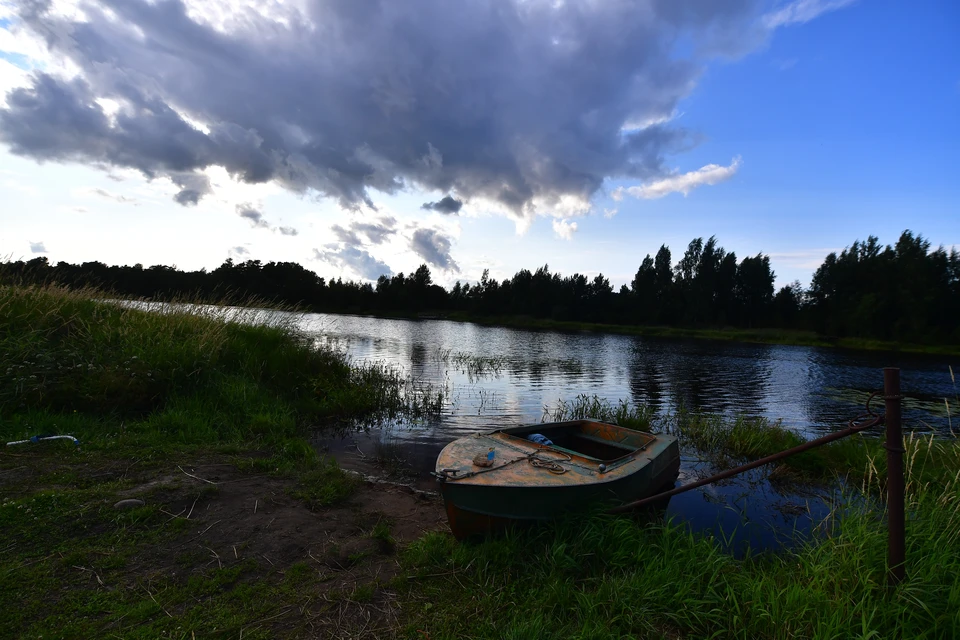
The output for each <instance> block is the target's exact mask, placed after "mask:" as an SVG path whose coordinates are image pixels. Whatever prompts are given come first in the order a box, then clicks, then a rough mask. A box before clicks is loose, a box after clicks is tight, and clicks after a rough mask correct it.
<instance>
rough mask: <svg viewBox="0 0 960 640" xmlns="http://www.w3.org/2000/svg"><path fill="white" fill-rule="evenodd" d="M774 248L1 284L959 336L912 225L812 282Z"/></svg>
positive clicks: (134, 271)
mask: <svg viewBox="0 0 960 640" xmlns="http://www.w3.org/2000/svg"><path fill="white" fill-rule="evenodd" d="M774 276H775V274H774V272H773V270H772V269H771V266H770V258H769V256H766V255H763V254H758V255H756V256H749V257H745V258H743V259H740V260H738V259H737V256H736V254H735V253H733V252H728V251H726V250H725V249H724V248H723V247H721V246H720V245H719V244H718V243H717V240H716V238H715V237H711V238H709V239H707V240H706V241H704V240H703V238H695V239H694V240H692V241H691V242H690V243H689V245H688V246H687V248H686V250H685V251H684V253H683V255H682V256H681V257H680V258H679V260H677V261H676V262H675V263H674V261H673V255H672V253H671V251H670V249H669V247H667V246H666V245H663V246H661V247H660V250H659V251H658V252H657V253H656V255H655V256H650V255H647V256H646V257H645V258H644V259H643V261H642V262H641V264H640V266H639V268H638V269H637V272H636V275H635V276H634V278H633V280H632V281H631V282H630V283H629V285H623V286H621V287H620V289H619V290H614V288H613V287H612V286H611V284H610V280H609V279H608V278H606V277H605V276H604V275H603V274H599V275H596V276H594V277H592V278H591V277H589V276H586V275H584V274H581V273H574V274H572V275H568V276H563V275H561V274H558V273H552V272H551V271H550V269H549V266H547V265H544V266H542V267H540V268H538V269H536V270H535V271H532V272H531V271H529V270H528V269H521V270H520V271H518V272H517V273H516V274H514V276H513V277H511V278H505V279H504V280H501V281H497V280H496V279H495V278H491V277H490V274H489V272H488V271H484V273H483V276H482V277H481V279H480V281H479V282H476V283H473V284H470V283H461V282H459V281H458V282H457V283H456V284H455V285H454V286H453V287H451V288H450V290H447V289H444V288H443V287H441V286H438V285H437V284H435V283H434V282H433V277H432V274H431V273H430V269H429V268H428V267H427V265H421V266H420V267H419V268H418V269H417V270H416V271H415V272H413V273H411V274H409V275H405V274H403V273H398V274H396V275H394V276H385V275H384V276H381V277H380V278H379V279H378V280H377V282H376V283H373V284H371V283H365V282H356V281H344V280H342V279H340V278H337V279H331V280H326V279H325V278H322V277H320V276H318V275H317V274H316V273H314V272H313V271H310V270H309V269H305V268H304V267H302V266H301V265H299V264H297V263H293V262H267V263H265V264H264V263H261V262H260V261H259V260H247V261H244V262H234V261H233V260H232V259H228V260H226V261H225V262H224V263H223V264H221V265H220V266H219V267H217V268H216V269H213V270H212V271H207V270H204V269H202V270H200V271H180V270H178V269H177V268H176V267H168V266H161V265H156V266H152V267H146V268H145V267H143V266H142V265H139V264H138V265H134V266H109V265H106V264H103V263H101V262H84V263H82V264H79V265H74V264H69V263H66V262H59V263H57V264H56V265H52V264H50V263H49V261H48V260H47V259H46V258H44V257H40V258H34V259H32V260H29V261H18V262H7V263H5V264H3V265H2V268H0V277H2V278H3V279H4V281H6V282H18V283H24V284H38V283H46V282H58V283H60V284H63V285H66V286H70V287H84V286H93V287H98V288H101V289H106V290H109V291H112V292H115V293H116V294H118V295H123V296H132V297H137V298H149V299H154V300H172V299H176V298H184V297H186V298H190V299H201V300H216V301H228V302H230V301H232V302H243V301H245V300H249V299H250V298H254V299H260V300H263V301H269V302H272V303H285V304H291V305H298V306H300V307H301V308H307V309H310V310H314V311H327V312H347V313H381V314H390V313H407V314H417V313H420V314H443V313H449V312H462V313H464V314H468V315H473V316H500V317H503V316H527V317H532V318H539V319H552V320H562V321H577V322H596V323H610V324H624V325H666V326H679V327H697V328H708V327H737V328H783V329H805V330H814V331H816V332H818V333H820V334H821V335H824V336H835V337H858V338H871V339H881V340H895V341H904V342H949V343H952V344H960V254H958V253H957V251H956V250H955V249H954V250H951V251H950V252H949V253H947V251H946V250H945V249H944V248H943V247H938V248H936V249H931V246H930V242H929V241H927V240H926V239H924V238H923V237H922V236H920V235H914V234H913V233H912V232H911V231H909V230H907V231H904V232H903V233H902V234H901V236H900V238H899V239H898V240H897V242H896V244H894V245H887V246H882V245H880V243H879V241H878V239H877V238H876V237H874V236H870V237H868V238H867V240H866V241H865V242H861V241H856V242H854V243H853V244H852V245H851V246H849V247H847V248H846V249H844V250H843V251H841V252H840V254H839V255H838V254H836V253H831V254H830V255H828V256H827V257H826V259H825V260H824V261H823V263H822V264H821V265H820V266H819V268H817V270H816V272H815V273H814V275H813V279H812V282H811V284H810V287H809V288H804V287H803V286H802V285H801V284H800V282H793V283H790V284H788V285H786V286H783V287H781V288H780V289H779V290H777V291H775V290H774Z"/></svg>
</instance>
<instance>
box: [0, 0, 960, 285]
mask: <svg viewBox="0 0 960 640" xmlns="http://www.w3.org/2000/svg"><path fill="white" fill-rule="evenodd" d="M958 43H960V3H957V2H954V1H952V0H942V1H935V0H924V1H921V2H915V3H905V2H900V1H897V0H729V1H724V2H714V1H712V0H634V1H629V0H458V2H449V1H448V0H409V1H408V2H388V1H387V0H287V1H281V0H245V1H239V0H202V1H200V0H154V1H152V2H147V1H145V0H107V1H102V2H93V1H90V2H87V1H83V0H80V1H78V0H66V1H60V0H16V1H13V2H11V1H9V0H0V195H2V202H3V204H2V206H0V258H2V259H12V260H21V259H23V260H29V259H32V258H35V257H39V256H45V257H47V258H48V259H49V260H50V261H51V262H52V263H56V262H59V261H66V262H71V263H81V262H86V261H94V260H95V261H100V262H104V263H107V264H131V265H132V264H137V263H139V264H142V265H144V266H149V265H153V264H164V265H175V266H177V267H178V268H180V269H185V270H194V269H201V268H206V269H213V268H216V267H217V266H218V265H220V264H221V263H222V262H223V261H224V260H226V259H227V258H233V259H234V260H237V261H242V260H261V261H263V262H268V261H292V262H298V263H300V264H302V265H304V266H305V267H307V268H309V269H312V270H314V271H316V272H317V273H318V274H320V275H321V276H324V277H326V278H335V277H342V278H344V279H360V280H368V281H373V280H376V279H377V277H378V276H380V275H381V274H386V275H394V274H396V273H400V272H406V273H410V272H412V271H413V270H415V269H416V268H417V266H418V265H420V264H421V263H426V264H428V265H429V266H430V268H431V271H432V273H433V277H434V281H435V282H438V283H439V284H443V285H447V286H449V285H452V284H453V283H454V282H455V281H456V280H461V281H471V282H473V281H476V280H479V278H480V276H481V273H482V272H483V270H484V269H489V270H490V275H491V276H492V277H494V278H497V279H502V278H504V277H509V276H512V275H513V274H514V273H515V272H516V271H518V270H520V269H522V268H528V269H531V270H533V269H536V268H537V267H539V266H541V265H544V264H549V266H550V269H551V270H552V271H554V272H559V273H562V274H564V275H568V274H571V273H575V272H579V273H584V274H587V275H589V276H593V275H595V274H597V273H603V274H604V275H606V276H607V277H608V278H609V279H610V280H611V282H612V283H613V284H614V286H615V287H619V285H621V284H625V283H629V281H630V280H631V279H632V278H633V275H634V274H635V273H636V270H637V268H638V267H639V265H640V263H641V261H642V260H643V257H644V256H645V255H646V254H648V253H649V254H655V253H656V252H657V250H658V248H659V247H660V246H661V245H662V244H666V245H667V246H668V247H670V249H671V251H672V253H673V259H674V261H676V260H678V259H679V258H680V257H681V256H682V254H683V251H684V249H685V248H686V246H687V244H688V243H689V242H690V241H691V240H692V239H693V238H697V237H702V238H708V237H710V236H716V238H717V240H718V242H719V244H720V245H721V246H723V247H724V248H725V249H726V250H727V251H732V252H735V253H736V254H737V256H738V257H740V258H743V257H747V256H753V255H756V254H758V253H763V254H765V255H769V256H770V259H771V264H772V267H773V269H774V271H775V273H776V277H777V285H778V286H781V285H785V284H787V283H789V282H792V281H794V280H799V281H800V282H801V284H803V285H804V286H807V285H809V282H810V278H811V275H812V273H813V271H814V270H815V269H816V267H817V266H818V265H819V264H820V263H821V262H822V260H823V258H824V257H825V256H826V255H827V254H828V253H830V252H832V251H840V250H842V249H843V248H844V247H846V246H849V245H850V244H851V243H852V242H853V241H854V240H857V239H860V240H863V239H866V237H867V236H869V235H875V236H878V237H879V239H880V241H881V242H882V243H891V244H892V243H894V242H895V241H896V239H897V237H898V236H899V234H900V233H901V232H902V231H903V230H905V229H911V230H913V231H914V232H915V233H920V234H922V235H923V236H924V237H925V238H927V239H928V240H929V241H930V242H931V244H932V245H933V246H934V247H936V246H938V245H943V246H945V247H946V248H948V249H949V248H951V247H954V246H956V247H958V248H960V211H958V203H960V179H958V171H957V150H958V149H960V44H958Z"/></svg>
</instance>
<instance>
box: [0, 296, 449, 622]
mask: <svg viewBox="0 0 960 640" xmlns="http://www.w3.org/2000/svg"><path fill="white" fill-rule="evenodd" d="M107 297H108V296H107V295H106V294H104V293H102V292H98V291H93V290H84V291H70V290H66V289H63V288H59V287H56V286H49V287H18V286H0V439H3V441H4V442H6V441H10V440H19V439H24V438H27V437H29V436H32V435H38V434H70V435H73V436H76V437H77V438H79V439H80V440H81V447H80V448H79V449H77V448H75V447H74V446H73V445H72V444H68V443H67V442H65V441H50V442H45V443H42V444H39V445H29V444H28V445H21V446H18V447H15V448H10V449H3V450H0V473H2V474H5V475H4V477H2V478H0V484H2V486H3V487H4V489H5V492H4V493H6V494H7V495H5V496H4V499H3V501H2V503H0V551H2V552H3V553H2V554H0V576H2V578H0V637H48V638H49V637H69V638H91V637H110V634H114V635H115V636H118V637H124V638H158V637H171V638H189V637H194V636H191V633H194V634H195V637H237V636H238V635H239V634H240V632H241V629H242V630H243V637H244V638H271V637H276V635H277V630H276V629H275V628H273V626H272V625H273V624H276V622H273V623H271V622H262V621H263V620H267V621H269V620H271V619H273V618H274V617H275V614H276V613H277V609H278V607H280V606H281V605H282V607H292V606H296V607H300V606H303V605H306V604H308V603H309V602H310V601H311V600H312V599H314V596H313V595H312V593H313V592H314V590H313V589H311V584H313V583H314V582H316V580H318V579H319V578H318V577H317V576H315V575H312V574H309V573H305V572H304V571H303V570H302V568H300V569H298V568H297V567H292V570H290V571H287V572H286V573H284V572H283V571H282V570H281V568H280V567H277V568H274V567H273V566H272V565H269V566H267V565H262V564H258V563H259V560H257V559H252V558H251V559H249V560H245V561H243V562H230V563H229V566H228V563H226V562H224V563H223V565H222V566H221V565H220V563H219V562H212V563H211V558H210V557H209V556H207V555H202V554H201V556H200V557H198V556H197V553H198V552H197V551H196V549H194V550H193V551H190V552H184V553H183V554H181V556H180V557H178V558H177V559H176V562H175V565H176V566H175V567H173V568H171V569H170V570H168V571H157V570H155V568H154V569H153V570H146V569H143V570H141V569H138V567H139V565H138V562H139V560H138V558H140V556H142V555H143V554H149V553H150V550H151V549H153V548H160V547H162V546H165V545H166V546H169V545H170V544H173V541H175V540H177V539H178V537H179V536H181V535H182V534H183V533H184V531H183V527H184V526H186V525H185V523H186V522H187V521H186V520H185V519H184V518H181V517H177V516H173V517H171V515H170V514H167V513H165V512H163V511H162V510H161V508H160V507H159V506H157V505H156V504H152V501H150V500H148V501H147V502H148V504H147V505H146V506H143V507H139V508H134V509H131V510H129V511H117V510H115V509H113V507H112V505H113V503H114V502H115V501H116V500H117V499H118V497H119V496H120V495H122V494H121V492H122V491H123V490H125V489H129V488H131V481H130V480H125V479H123V478H124V474H123V473H121V472H119V471H116V470H117V469H121V470H122V469H124V468H128V467H132V466H136V467H137V468H138V469H140V470H141V471H143V469H147V470H148V471H149V472H152V473H155V474H156V475H158V476H160V475H162V474H164V473H169V472H170V468H171V466H173V467H174V468H175V464H174V462H173V461H178V460H188V459H192V460H201V461H204V460H207V461H209V460H210V459H217V460H232V462H233V464H234V465H235V466H237V467H239V468H240V469H241V470H244V471H248V472H251V473H267V474H279V475H283V476H286V478H287V480H285V482H286V483H287V484H288V485H289V486H290V487H291V489H290V493H292V494H293V495H294V496H296V497H297V498H299V499H302V500H303V501H305V502H306V503H307V504H308V505H310V506H311V507H313V508H318V509H319V508H323V507H325V506H329V505H333V504H338V503H340V502H343V501H345V500H346V499H347V498H349V496H350V495H351V494H352V493H353V492H354V490H355V489H356V487H357V484H358V483H357V481H356V480H355V479H354V478H353V477H352V476H349V475H347V474H345V473H344V472H342V471H341V470H340V469H339V467H338V466H337V465H336V463H334V462H333V461H331V460H327V459H324V458H321V457H319V456H318V455H317V453H316V451H315V450H314V448H313V447H312V446H311V445H310V444H309V442H308V441H307V440H306V438H305V435H306V434H307V432H308V430H312V429H314V428H316V427H318V426H323V425H340V424H344V423H347V424H350V423H354V422H356V421H362V422H363V423H364V424H371V423H375V422H377V421H379V420H383V419H386V418H392V417H396V416H406V417H412V418H417V417H420V416H424V415H427V414H433V413H436V412H437V411H438V410H439V408H440V406H441V405H442V402H443V397H442V395H440V394H437V393H435V392H434V391H433V390H432V389H430V388H425V387H423V386H421V385H418V384H415V383H414V382H413V381H412V380H410V379H408V378H406V377H405V376H403V375H402V374H401V373H399V372H398V371H396V370H393V369H390V368H388V367H386V366H383V365H377V364H373V365H364V366H359V365H357V364H355V363H351V362H350V361H348V359H347V358H346V357H345V355H344V354H343V353H341V352H338V351H335V350H332V349H329V348H323V347H318V346H317V345H316V344H314V342H313V341H312V340H311V339H309V338H308V337H306V336H303V335H300V334H298V333H297V332H296V331H295V330H294V329H293V327H292V326H290V325H283V324H279V325H278V324H276V322H275V321H276V316H273V317H271V314H270V312H269V311H266V312H264V311H262V310H261V311H251V312H246V311H244V310H239V311H238V310H235V309H232V310H228V309H219V308H216V307H209V306H196V305H162V306H158V307H157V306H153V307H151V310H150V311H146V310H144V309H141V308H137V306H138V305H136V304H130V303H123V304H118V303H114V302H104V301H102V300H104V299H105V298H107ZM260 318H265V319H266V320H268V321H269V322H266V323H265V322H258V319H260ZM105 469H106V470H107V471H106V472H104V470H105ZM150 470H152V471H150ZM20 473H26V475H25V476H24V477H23V478H22V479H20V480H18V481H14V480H10V478H14V477H19V476H17V475H16V474H20ZM6 474H13V475H6ZM207 490H213V491H215V490H216V489H207ZM157 502H158V503H162V500H161V499H159V498H158V500H157ZM384 540H386V539H385V538H384ZM232 560H233V559H232V558H231V561H232ZM178 572H179V573H181V574H183V575H176V574H177V573H178ZM187 574H189V575H188V577H185V576H186V575H187ZM131 575H132V576H135V579H133V580H132V581H131ZM264 576H266V578H264ZM314 608H315V605H314ZM287 631H290V632H291V633H295V632H297V630H296V629H293V630H287ZM284 633H286V631H285V632H284Z"/></svg>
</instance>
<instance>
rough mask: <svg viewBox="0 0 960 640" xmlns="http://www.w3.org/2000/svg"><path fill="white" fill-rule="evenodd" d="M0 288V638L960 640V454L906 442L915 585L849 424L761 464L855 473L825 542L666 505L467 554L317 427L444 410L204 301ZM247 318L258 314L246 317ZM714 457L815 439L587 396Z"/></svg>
mask: <svg viewBox="0 0 960 640" xmlns="http://www.w3.org/2000/svg"><path fill="white" fill-rule="evenodd" d="M104 295H105V294H103V293H100V292H98V291H95V290H90V289H72V290H71V289H67V288H62V287H57V286H39V287H37V286H24V285H12V284H7V285H3V286H0V336H2V337H0V436H2V438H4V442H7V441H16V440H22V439H25V438H29V437H30V436H34V435H40V434H70V435H73V436H75V437H77V438H78V439H79V441H80V445H79V446H76V445H74V444H73V443H72V442H70V441H68V440H51V441H41V442H39V443H26V444H23V445H15V446H10V447H6V448H3V449H0V487H2V495H3V499H2V505H0V549H2V550H3V554H2V556H0V572H2V573H3V575H4V579H3V580H2V581H0V636H2V637H44V638H90V637H121V638H157V637H166V638H208V637H230V638H235V637H241V635H242V637H243V638H277V637H290V638H293V637H324V638H327V637H332V638H348V637H350V638H353V637H368V638H389V637H398V638H418V639H420V638H431V639H434V640H436V639H438V638H504V637H507V638H546V637H570V638H627V637H637V638H661V637H669V638H702V637H717V638H727V637H729V638H759V637H770V638H787V637H790V638H813V637H817V638H850V637H861V638H871V637H875V638H876V637H880V638H886V637H904V638H907V637H910V638H914V637H916V638H948V637H957V636H960V444H958V442H957V440H956V439H953V438H949V437H943V438H935V437H932V436H924V437H915V436H910V437H908V438H907V440H906V449H907V453H906V456H905V460H906V467H907V513H908V514H909V520H908V523H907V570H906V574H907V578H906V580H905V581H904V582H903V583H902V584H900V585H899V586H898V587H896V588H894V589H889V588H888V587H887V586H886V567H885V554H886V529H885V527H884V525H883V512H884V507H883V503H882V496H883V488H884V485H885V478H886V471H885V466H884V455H883V453H884V450H883V448H882V446H881V444H880V443H879V442H878V441H877V440H876V439H875V437H872V436H855V437H853V438H851V439H849V440H845V441H841V442H838V443H835V444H832V445H829V446H827V447H824V448H821V449H818V450H815V451H811V452H808V453H806V454H803V455H802V456H798V457H796V458H792V459H790V460H789V461H787V462H786V463H785V464H784V465H782V466H779V467H777V468H775V469H769V470H768V471H769V473H770V475H771V481H773V478H777V479H778V481H780V482H788V483H824V482H826V483H836V482H838V481H839V482H840V485H841V486H842V488H843V489H842V490H843V492H844V493H845V495H846V498H845V499H844V500H842V501H840V502H838V503H837V505H836V507H835V509H834V511H833V513H832V514H831V516H830V517H829V518H828V519H827V520H825V521H824V522H823V523H822V525H821V526H820V528H819V531H818V532H817V535H815V536H814V537H812V538H811V539H810V540H807V541H805V542H802V543H800V544H798V546H795V547H793V548H789V549H784V550H782V551H780V552H777V553H766V554H762V555H747V556H746V557H742V558H735V557H733V556H731V555H730V554H729V553H727V552H726V551H724V546H723V544H722V541H720V540H715V539H712V538H710V537H709V536H703V535H697V534H694V533H691V532H690V531H689V530H687V529H686V528H685V527H684V525H683V524H682V523H679V522H664V521H663V520H662V519H661V518H659V517H658V516H657V514H656V513H652V514H651V513H645V514H638V515H637V516H635V517H634V516H624V517H614V516H609V515H605V514H602V513H596V514H594V515H592V516H591V517H589V518H587V519H583V518H581V519H578V520H576V521H574V520H569V521H564V522H559V523H556V524H554V525H551V526H544V527H538V528H530V529H525V530H521V531H515V532H511V533H510V534H508V535H506V536H504V537H498V538H491V539H488V540H478V541H473V542H468V543H462V544H461V543H457V542H455V541H454V540H453V538H452V537H451V536H450V535H449V533H448V532H447V530H446V527H445V523H444V519H443V509H442V504H441V503H440V502H439V501H438V500H437V499H436V498H435V497H433V496H431V495H429V494H425V493H423V492H417V491H413V490H410V489H407V488H404V487H401V486H395V485H392V484H389V483H384V482H378V481H377V480H376V479H373V478H363V477H358V476H357V475H355V474H349V473H347V472H344V471H343V470H341V469H340V468H339V467H338V465H337V464H336V462H335V461H334V460H332V459H330V458H328V457H324V456H323V455H321V454H319V453H318V452H317V449H316V448H315V447H314V446H313V445H312V444H311V441H310V439H311V436H312V433H314V431H315V430H316V429H318V428H324V429H338V428H341V429H342V428H352V427H354V426H356V425H358V424H360V425H375V424H377V423H379V422H380V421H382V420H384V419H387V418H389V417H391V416H406V417H409V418H412V419H416V418H417V417H424V416H431V415H436V414H437V413H438V412H439V411H440V410H441V409H442V407H443V404H444V401H445V398H444V397H443V395H442V394H441V393H439V392H437V391H436V390H433V389H430V388H427V387H424V386H422V385H419V384H417V383H416V381H414V380H411V379H409V378H407V377H406V376H405V375H404V374H403V373H402V372H398V371H394V370H391V369H390V368H388V367H384V366H378V365H369V364H358V363H355V362H350V361H348V360H347V359H346V358H345V356H344V355H343V354H342V353H339V352H337V351H334V350H330V349H328V348H322V347H318V346H317V345H316V344H315V343H314V342H313V341H311V340H309V339H307V338H306V337H305V336H301V335H299V334H297V332H296V331H295V330H294V329H293V328H292V327H290V326H276V325H271V324H266V323H258V322H256V318H255V317H236V316H233V317H231V318H230V319H227V317H225V316H224V315H222V314H219V313H218V312H217V311H216V310H215V309H214V310H211V309H210V308H209V307H201V306H192V307H164V308H162V309H160V310H156V311H150V312H146V311H143V310H139V309H136V308H131V307H130V306H123V305H118V304H112V303H107V302H99V301H98V300H102V299H103V298H104ZM249 313H250V314H255V313H256V312H255V311H250V312H249ZM582 415H592V416H596V417H600V418H604V419H609V420H616V421H618V422H620V423H621V424H624V425H625V426H630V427H633V428H640V429H650V430H658V431H669V432H671V433H674V434H677V435H678V436H679V437H680V439H681V442H682V443H683V446H684V447H686V448H687V450H688V451H691V452H694V451H695V452H697V455H700V456H701V457H703V458H705V459H707V460H710V461H711V462H712V463H713V464H715V465H716V466H718V467H722V466H731V465H733V464H736V463H738V462H741V461H745V460H749V459H755V458H758V457H761V456H764V455H767V454H768V453H772V452H774V451H779V450H781V449H784V448H787V447H789V446H792V445H794V444H796V443H798V442H800V437H799V436H797V435H796V434H794V433H792V432H790V431H788V430H786V429H783V428H781V427H780V426H779V425H776V424H768V423H765V422H763V421H760V420H745V419H744V420H725V419H722V418H718V417H714V416H705V415H699V414H696V413H688V412H679V413H676V414H674V415H670V416H667V417H657V416H656V415H654V413H653V412H651V411H649V410H648V409H646V408H644V407H637V406H632V405H629V404H627V403H620V404H615V405H611V404H609V403H606V402H605V401H603V400H601V399H598V398H593V397H587V396H582V397H580V398H579V399H577V400H576V401H574V402H571V403H562V404H560V405H558V406H557V407H555V408H554V409H552V413H551V417H552V418H554V419H563V418H574V417H579V416H582Z"/></svg>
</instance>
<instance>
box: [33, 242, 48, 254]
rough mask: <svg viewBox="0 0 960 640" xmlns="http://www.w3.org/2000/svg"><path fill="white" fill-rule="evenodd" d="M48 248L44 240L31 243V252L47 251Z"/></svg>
mask: <svg viewBox="0 0 960 640" xmlns="http://www.w3.org/2000/svg"><path fill="white" fill-rule="evenodd" d="M46 252H47V248H46V247H45V246H43V243H42V242H31V243H30V253H46Z"/></svg>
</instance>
